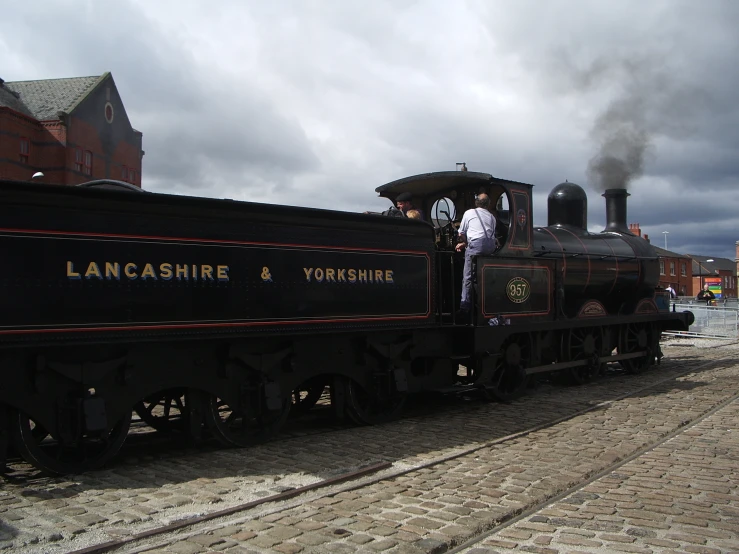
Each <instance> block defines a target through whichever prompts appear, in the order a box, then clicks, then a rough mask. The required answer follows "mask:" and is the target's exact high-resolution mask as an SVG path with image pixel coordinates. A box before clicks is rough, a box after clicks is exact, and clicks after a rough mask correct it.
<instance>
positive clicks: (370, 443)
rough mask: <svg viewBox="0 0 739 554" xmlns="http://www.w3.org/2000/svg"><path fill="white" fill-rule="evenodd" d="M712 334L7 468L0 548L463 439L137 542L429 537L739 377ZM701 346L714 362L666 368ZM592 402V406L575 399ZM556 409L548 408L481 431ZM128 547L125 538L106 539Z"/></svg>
mask: <svg viewBox="0 0 739 554" xmlns="http://www.w3.org/2000/svg"><path fill="white" fill-rule="evenodd" d="M682 342H685V341H682ZM694 342H700V341H691V344H692V343H694ZM711 344H712V345H716V344H719V343H717V342H716V341H714V342H713V343H711ZM721 344H723V346H721V347H720V348H718V347H713V348H700V349H698V348H692V349H691V348H682V347H679V346H675V347H666V348H665V352H666V355H667V357H666V358H665V359H664V360H663V365H662V366H661V368H659V369H657V370H655V371H650V372H648V373H646V374H644V375H641V376H636V377H635V376H612V377H607V378H604V379H602V380H601V381H599V382H597V383H593V384H590V385H587V386H583V387H576V388H567V389H565V388H563V387H555V386H543V387H541V388H540V389H539V390H537V391H535V392H534V393H532V394H531V395H528V396H526V397H524V398H522V399H520V400H518V401H516V402H513V403H511V404H508V405H502V404H497V403H490V404H483V403H479V402H476V403H474V407H470V406H471V405H472V403H471V404H470V405H469V406H466V407H462V408H449V409H446V408H445V409H444V410H443V413H442V415H440V416H438V417H424V418H409V419H404V420H402V421H399V422H396V423H393V424H389V425H385V426H382V427H373V428H359V429H351V430H345V431H338V432H334V433H330V434H326V435H318V436H315V437H310V438H309V440H305V438H295V439H287V440H284V441H278V442H274V443H271V444H267V445H263V446H260V447H257V448H253V449H248V450H223V451H218V452H208V453H207V454H198V453H196V452H185V451H183V452H182V457H179V456H176V455H175V456H167V457H166V458H164V459H147V458H148V457H144V456H142V457H140V458H139V459H124V460H122V461H121V463H119V464H118V465H116V466H114V467H112V468H111V469H108V470H104V471H98V472H93V473H91V474H88V475H84V476H79V477H78V478H75V479H39V480H37V481H34V482H28V483H24V484H22V485H14V484H12V483H7V482H6V483H5V484H3V485H2V486H0V549H3V548H9V549H12V550H13V552H18V553H19V554H23V553H26V552H45V553H50V554H54V553H56V552H69V551H71V550H74V549H77V548H82V547H84V546H87V545H89V544H95V543H100V542H104V541H107V540H110V539H111V537H120V536H126V535H128V534H132V533H140V532H142V531H145V530H147V529H151V528H154V527H157V526H160V525H163V524H167V523H169V522H172V521H176V520H178V519H182V518H187V517H192V516H193V515H199V514H202V513H207V512H209V511H215V510H220V509H223V508H226V507H229V506H234V505H237V504H240V503H243V502H245V501H249V500H254V499H257V498H260V497H264V496H268V495H271V494H275V493H277V492H280V491H282V490H285V489H286V488H289V487H298V486H302V485H305V484H308V483H313V482H317V481H320V480H322V479H325V478H327V477H331V476H332V475H336V474H339V473H344V472H346V471H351V470H353V469H356V468H357V467H359V466H361V465H366V464H369V463H373V462H378V461H390V462H393V464H394V468H393V470H394V471H397V470H398V469H412V468H414V467H418V466H420V465H422V464H425V463H428V462H430V461H434V460H443V459H444V458H450V457H451V456H453V455H455V454H460V453H462V455H461V456H459V457H457V458H453V459H448V460H447V461H443V462H442V463H440V464H438V465H435V466H432V467H429V468H423V469H417V470H414V471H410V472H409V473H407V474H405V475H401V476H398V477H395V478H393V479H390V480H385V481H381V482H377V483H374V484H368V485H366V486H364V487H362V488H359V489H355V490H349V489H350V488H351V487H350V486H349V485H343V486H338V487H333V488H332V489H330V490H328V491H326V490H324V491H316V492H315V493H312V494H309V495H306V497H305V498H300V499H294V500H293V501H288V502H286V503H285V502H283V503H281V504H279V505H274V504H271V505H265V506H263V507H260V508H259V509H258V510H253V511H250V512H248V513H244V514H238V515H235V516H229V517H228V518H223V519H222V520H219V521H211V522H209V523H206V524H202V525H200V526H199V527H198V528H195V529H192V530H190V531H189V532H180V533H179V534H171V535H168V536H166V537H158V538H154V539H149V543H148V545H149V547H155V546H157V543H158V542H165V543H169V545H167V546H164V547H162V548H160V549H158V550H156V551H158V552H178V553H188V552H192V553H199V552H214V551H224V552H231V553H238V552H250V551H254V552H281V553H287V552H306V553H311V552H327V551H330V552H357V551H364V552H379V551H388V552H434V551H439V552H440V551H442V550H443V549H444V548H446V547H447V546H449V545H453V544H459V543H461V542H462V541H464V540H466V539H468V538H470V537H473V536H475V535H477V534H479V533H481V532H484V531H486V530H487V529H490V528H492V527H494V526H495V525H496V524H497V523H498V522H499V521H501V520H503V519H505V518H507V517H510V516H511V515H514V514H516V513H517V512H520V511H521V510H524V509H526V508H528V507H530V506H533V505H535V504H537V503H539V502H542V501H543V500H545V499H547V498H551V497H552V496H553V495H555V494H557V493H560V492H562V491H563V490H566V489H567V488H569V487H571V486H573V485H574V484H576V483H579V482H581V481H582V480H583V479H586V478H587V477H589V476H591V475H593V474H595V473H597V472H598V471H601V470H602V469H603V468H605V467H607V466H608V465H609V464H611V463H613V462H614V461H617V460H620V459H623V458H624V457H626V456H629V455H630V454H632V453H633V452H635V451H636V450H638V449H639V448H642V447H644V446H645V445H649V444H652V443H654V442H655V441H657V440H659V439H660V438H661V437H664V436H665V434H667V433H670V432H671V431H674V430H676V429H678V428H679V427H681V426H682V425H684V424H685V423H687V422H690V421H692V420H694V419H695V418H697V417H699V416H701V415H702V414H704V413H705V412H707V411H708V410H710V409H711V408H712V407H713V406H715V405H716V404H718V403H719V402H721V401H722V400H725V399H727V398H729V397H731V396H732V395H733V394H735V393H737V392H739V381H738V379H739V367H735V366H734V361H733V360H732V361H731V362H730V363H726V362H722V361H721V359H722V358H726V357H727V355H734V354H735V352H736V350H737V348H736V345H732V344H726V343H721ZM710 359H715V360H719V361H718V362H716V363H715V364H713V366H712V367H708V368H706V369H705V370H703V371H696V372H695V373H692V374H687V375H684V376H680V375H681V373H684V372H686V371H687V370H688V369H689V368H691V367H695V366H697V365H698V364H700V363H704V362H705V361H706V360H710ZM655 383H658V384H656V385H655V386H654V387H652V388H645V387H649V386H650V385H653V384H655ZM634 391H637V392H636V393H635V394H634V395H633V396H629V397H626V398H622V399H619V397H621V396H624V395H627V394H629V393H632V392H634ZM593 406H597V409H595V410H593V411H589V412H587V413H579V412H582V411H583V410H585V409H587V408H591V407H593ZM578 413H579V415H578ZM557 419H559V420H562V422H561V423H558V424H556V425H552V426H548V427H544V428H542V429H540V430H538V431H534V432H531V433H528V434H524V435H522V436H520V437H517V438H513V439H511V440H508V441H505V442H504V443H501V444H490V443H491V442H492V441H495V440H496V439H500V438H502V437H505V436H508V435H510V434H512V433H516V432H521V431H524V430H526V429H530V428H531V427H533V426H536V425H542V424H544V423H547V422H551V421H553V420H557ZM474 448H477V450H476V451H475V452H472V453H468V454H464V452H467V451H469V450H471V449H474ZM623 467H624V468H625V467H627V466H623ZM622 469H623V468H621V469H619V472H620V471H622ZM619 474H620V473H619ZM367 480H369V478H368V479H365V481H367ZM342 490H343V491H344V492H340V491H342ZM714 492H716V491H714ZM327 493H331V494H330V495H328V496H327ZM721 494H723V493H721ZM640 496H641V495H640ZM270 512H274V513H270ZM646 538H649V537H646ZM527 540H528V539H527ZM535 540H536V539H535V538H534V537H533V535H532V537H531V544H529V545H528V546H532V545H534V546H536V547H537V548H539V547H540V546H537V545H538V543H535V542H534V541H535ZM552 540H553V541H554V539H552ZM727 540H729V539H727ZM521 544H523V543H521ZM625 544H626V546H629V544H631V546H633V544H632V543H625ZM141 548H143V547H142V545H141V544H139V543H136V544H135V545H130V546H126V547H123V548H121V549H120V550H119V551H120V552H134V551H140V549H141ZM485 548H488V549H489V547H487V546H486V547H485ZM542 548H543V547H542ZM547 548H553V547H551V546H549V547H547Z"/></svg>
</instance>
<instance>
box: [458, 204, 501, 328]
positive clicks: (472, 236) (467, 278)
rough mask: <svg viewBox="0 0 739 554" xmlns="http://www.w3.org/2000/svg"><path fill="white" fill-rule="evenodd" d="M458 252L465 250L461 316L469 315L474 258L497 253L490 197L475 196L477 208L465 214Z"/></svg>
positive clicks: (461, 225)
mask: <svg viewBox="0 0 739 554" xmlns="http://www.w3.org/2000/svg"><path fill="white" fill-rule="evenodd" d="M459 240H460V242H458V243H457V245H456V247H455V248H456V250H457V252H461V251H462V250H465V253H464V273H463V277H462V301H461V304H460V306H459V309H460V312H462V313H460V316H461V317H466V316H467V315H468V314H469V311H470V308H471V304H470V291H471V289H472V271H473V267H472V258H473V257H474V256H480V255H485V254H492V253H493V252H495V216H494V215H493V214H492V213H491V212H490V197H489V196H488V195H487V194H484V193H483V194H478V195H476V196H475V208H474V209H469V210H467V211H466V212H464V215H463V216H462V223H460V225H459Z"/></svg>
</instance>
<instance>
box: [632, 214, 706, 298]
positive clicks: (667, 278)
mask: <svg viewBox="0 0 739 554" xmlns="http://www.w3.org/2000/svg"><path fill="white" fill-rule="evenodd" d="M629 231H631V232H632V233H634V234H635V235H636V236H637V237H642V238H643V239H644V240H646V241H647V242H651V241H650V240H649V235H646V234H645V235H643V236H642V233H641V229H640V228H639V224H638V223H629ZM652 246H654V245H652ZM654 249H655V250H656V251H657V256H658V257H659V286H660V287H663V288H667V287H668V286H672V288H673V289H674V290H675V292H677V294H678V296H690V295H691V294H692V292H691V291H692V286H693V285H692V282H691V279H692V274H691V273H689V271H690V264H691V258H690V256H687V255H685V254H678V253H677V252H671V251H670V250H665V249H664V248H660V247H658V246H654ZM696 294H698V293H697V291H696Z"/></svg>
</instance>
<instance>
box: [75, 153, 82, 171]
mask: <svg viewBox="0 0 739 554" xmlns="http://www.w3.org/2000/svg"><path fill="white" fill-rule="evenodd" d="M74 170H75V171H82V148H75V149H74Z"/></svg>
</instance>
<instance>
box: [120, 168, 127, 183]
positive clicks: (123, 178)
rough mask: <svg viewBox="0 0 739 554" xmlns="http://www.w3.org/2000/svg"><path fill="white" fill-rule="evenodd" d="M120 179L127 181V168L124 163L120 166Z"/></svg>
mask: <svg viewBox="0 0 739 554" xmlns="http://www.w3.org/2000/svg"><path fill="white" fill-rule="evenodd" d="M121 181H128V168H127V167H126V166H125V165H124V166H123V167H121Z"/></svg>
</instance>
